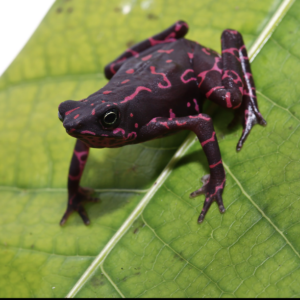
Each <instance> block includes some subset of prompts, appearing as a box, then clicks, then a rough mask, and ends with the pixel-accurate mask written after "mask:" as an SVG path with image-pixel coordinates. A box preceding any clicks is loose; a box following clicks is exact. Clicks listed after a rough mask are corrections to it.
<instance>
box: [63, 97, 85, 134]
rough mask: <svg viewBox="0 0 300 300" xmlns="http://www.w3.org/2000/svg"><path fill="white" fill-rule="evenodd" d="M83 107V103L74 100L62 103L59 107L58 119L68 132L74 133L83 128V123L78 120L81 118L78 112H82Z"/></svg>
mask: <svg viewBox="0 0 300 300" xmlns="http://www.w3.org/2000/svg"><path fill="white" fill-rule="evenodd" d="M82 105H83V104H82V103H81V102H79V101H73V100H68V101H65V102H62V103H61V104H60V105H59V107H58V118H59V120H60V121H61V122H63V125H64V127H65V128H66V130H67V132H70V131H74V130H76V129H78V128H81V127H82V123H81V121H80V120H79V118H78V117H79V116H80V113H78V111H80V108H82ZM77 118H78V119H77Z"/></svg>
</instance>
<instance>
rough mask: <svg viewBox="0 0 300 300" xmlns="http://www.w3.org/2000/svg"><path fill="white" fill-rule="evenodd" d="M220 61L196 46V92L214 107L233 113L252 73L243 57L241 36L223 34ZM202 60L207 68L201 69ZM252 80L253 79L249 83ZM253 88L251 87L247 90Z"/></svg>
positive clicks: (243, 46) (231, 33)
mask: <svg viewBox="0 0 300 300" xmlns="http://www.w3.org/2000/svg"><path fill="white" fill-rule="evenodd" d="M221 42H222V57H219V56H213V54H211V53H207V55H206V58H205V56H204V55H203V53H202V52H203V51H202V50H203V49H204V48H202V47H201V46H199V45H197V50H198V51H197V53H195V56H194V66H195V67H194V69H195V73H196V74H197V79H198V82H199V84H198V88H199V89H200V91H201V93H202V94H203V95H205V96H206V98H208V99H210V100H212V101H214V102H216V103H217V104H219V105H221V106H223V107H227V108H233V109H236V108H238V107H240V105H241V103H242V99H243V94H244V90H245V88H246V87H244V82H245V76H247V74H249V76H251V78H252V75H251V73H250V72H251V71H250V69H249V68H248V66H249V62H248V57H246V56H244V54H243V52H244V51H243V50H245V45H244V42H243V39H242V36H241V34H240V33H238V32H237V31H232V30H225V31H224V32H223V34H222V39H221ZM203 59H206V60H207V61H210V62H211V63H210V68H207V67H206V68H205V69H203V67H202V65H203V63H201V62H202V61H203ZM251 80H252V79H251ZM251 88H255V87H254V83H252V84H251V85H250V89H251Z"/></svg>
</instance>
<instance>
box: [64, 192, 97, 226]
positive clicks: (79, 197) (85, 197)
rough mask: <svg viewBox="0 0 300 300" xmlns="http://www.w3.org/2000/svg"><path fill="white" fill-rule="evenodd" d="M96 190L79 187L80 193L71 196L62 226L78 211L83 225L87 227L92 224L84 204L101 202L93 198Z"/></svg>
mask: <svg viewBox="0 0 300 300" xmlns="http://www.w3.org/2000/svg"><path fill="white" fill-rule="evenodd" d="M93 194H94V190H93V189H90V188H82V187H79V188H78V191H77V192H76V193H75V194H73V196H70V198H69V201H68V207H67V210H66V212H65V213H64V215H63V217H62V219H61V221H60V223H59V224H60V225H61V226H62V225H64V224H65V223H66V221H67V219H68V218H69V216H70V215H71V213H73V212H74V211H77V212H78V214H79V215H80V217H81V219H82V221H83V223H84V224H85V225H89V224H90V220H89V218H88V215H87V213H86V211H85V209H84V207H83V204H84V203H86V202H99V199H98V198H96V197H93Z"/></svg>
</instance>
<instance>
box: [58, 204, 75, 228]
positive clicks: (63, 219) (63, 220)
mask: <svg viewBox="0 0 300 300" xmlns="http://www.w3.org/2000/svg"><path fill="white" fill-rule="evenodd" d="M73 211H74V209H73V208H72V207H70V206H68V208H67V210H66V212H65V213H64V215H63V217H62V219H61V220H60V222H59V225H60V226H63V225H64V224H65V223H66V221H67V220H68V218H69V216H70V214H71V213H72V212H73Z"/></svg>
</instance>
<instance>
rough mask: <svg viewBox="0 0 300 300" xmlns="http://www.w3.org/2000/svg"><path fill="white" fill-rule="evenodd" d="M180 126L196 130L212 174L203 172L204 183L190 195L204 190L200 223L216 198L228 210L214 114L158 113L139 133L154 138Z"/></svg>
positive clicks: (194, 195)
mask: <svg viewBox="0 0 300 300" xmlns="http://www.w3.org/2000/svg"><path fill="white" fill-rule="evenodd" d="M179 130H191V131H194V132H195V133H196V135H197V137H198V139H199V142H200V143H201V146H202V148H203V150H204V153H205V155H206V157H207V161H208V164H209V169H210V174H209V175H206V176H204V178H203V179H204V185H203V186H202V187H201V188H200V189H198V190H196V191H194V192H193V193H191V194H190V197H191V198H194V197H196V196H198V195H200V194H205V202H204V205H203V209H202V211H201V213H200V216H199V218H198V222H199V223H201V222H203V220H204V217H205V215H206V213H207V211H208V210H209V208H210V206H211V204H212V203H213V202H214V201H216V202H217V204H218V207H219V210H220V212H221V213H224V212H225V208H224V204H223V199H222V193H223V189H224V186H225V181H226V179H225V171H224V167H223V163H222V158H221V153H220V149H219V145H218V141H217V137H216V133H215V131H214V127H213V123H212V120H211V118H210V117H209V116H208V115H205V114H198V115H195V116H187V117H179V118H177V117H173V118H162V117H157V118H154V119H152V120H151V121H150V122H149V123H148V124H147V125H145V126H144V127H142V128H141V131H140V134H141V135H142V136H143V137H144V138H145V139H146V140H151V139H153V138H155V137H157V136H162V135H164V134H166V133H171V132H172V131H173V132H174V131H179Z"/></svg>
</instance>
